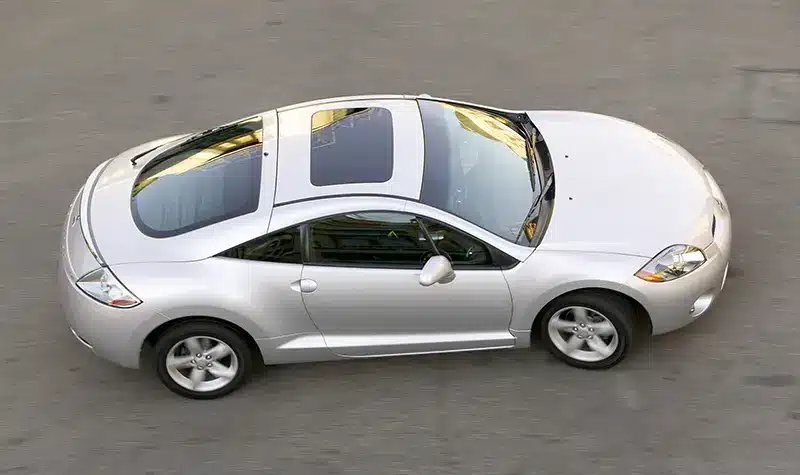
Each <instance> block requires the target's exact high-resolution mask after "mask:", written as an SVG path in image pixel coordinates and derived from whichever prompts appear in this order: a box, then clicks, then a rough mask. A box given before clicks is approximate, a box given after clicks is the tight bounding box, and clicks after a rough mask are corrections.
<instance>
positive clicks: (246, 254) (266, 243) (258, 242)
mask: <svg viewBox="0 0 800 475" xmlns="http://www.w3.org/2000/svg"><path fill="white" fill-rule="evenodd" d="M220 256H221V257H230V258H233V259H245V260H249V261H263V262H279V263H284V264H300V263H302V261H303V259H302V245H301V241H300V232H299V231H298V230H297V229H296V228H295V229H290V230H286V231H280V232H277V233H274V234H271V235H269V236H263V237H260V238H258V239H254V240H252V241H250V242H247V243H245V244H242V245H241V246H237V247H234V248H233V249H229V250H227V251H225V252H223V253H222V254H220Z"/></svg>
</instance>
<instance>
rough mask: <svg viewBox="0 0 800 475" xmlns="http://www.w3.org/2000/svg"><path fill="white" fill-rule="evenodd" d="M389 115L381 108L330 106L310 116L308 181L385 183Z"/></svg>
mask: <svg viewBox="0 0 800 475" xmlns="http://www.w3.org/2000/svg"><path fill="white" fill-rule="evenodd" d="M392 134H393V131H392V114H391V112H389V110H388V109H384V108H382V107H366V108H357V109H332V110H324V111H319V112H316V113H314V115H313V116H312V117H311V184H312V185H314V186H328V185H344V184H348V183H385V182H387V181H389V180H390V179H391V178H392V170H393V166H394V140H393V136H392Z"/></svg>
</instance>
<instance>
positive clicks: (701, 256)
mask: <svg viewBox="0 0 800 475" xmlns="http://www.w3.org/2000/svg"><path fill="white" fill-rule="evenodd" d="M730 249H731V218H730V213H729V210H728V206H727V203H726V201H725V197H724V196H723V194H722V191H721V190H720V188H719V186H718V185H717V183H716V181H715V180H714V178H712V176H711V175H710V174H709V173H708V171H707V170H706V169H705V168H704V167H703V165H701V164H700V163H699V162H698V161H697V160H696V159H695V158H694V157H693V156H692V155H691V154H690V153H689V152H687V151H686V150H685V149H684V148H682V147H681V146H679V145H678V144H676V143H674V142H672V141H671V140H669V139H667V138H665V137H664V136H662V135H660V134H658V133H655V132H651V131H649V130H647V129H645V128H643V127H641V126H638V125H636V124H634V123H631V122H628V121H625V120H621V119H617V118H613V117H609V116H604V115H599V114H594V113H587V112H574V111H523V110H519V111H516V110H514V111H512V110H503V109H498V108H494V107H488V106H483V105H478V104H471V103H465V102H460V101H453V100H447V99H440V98H433V97H431V96H429V95H427V94H423V95H419V96H416V95H376V96H356V97H339V98H332V99H325V100H319V101H313V102H307V103H302V104H296V105H292V106H288V107H283V108H278V109H274V110H269V111H267V112H264V113H261V114H258V115H254V116H251V117H247V118H244V119H242V120H237V121H235V122H231V123H229V124H226V125H223V126H219V127H216V128H213V129H209V130H206V131H203V132H198V133H194V134H189V135H181V136H173V137H167V138H163V139H160V140H155V141H153V142H149V143H146V144H143V145H140V146H137V147H134V148H132V149H130V150H127V151H125V152H123V153H121V154H120V155H118V156H116V157H113V158H111V159H109V160H107V161H105V162H104V163H102V164H100V165H99V166H98V167H97V168H96V169H95V170H94V171H93V172H92V173H91V175H90V176H89V178H88V180H87V181H86V183H85V184H84V186H83V187H82V188H81V190H80V191H79V192H78V194H77V196H76V197H75V199H74V200H73V202H72V204H71V205H70V207H69V211H68V213H67V218H66V222H65V223H64V228H63V234H62V243H61V252H60V260H59V261H60V263H59V272H58V280H59V293H60V299H61V301H62V304H63V308H64V310H65V313H66V317H67V320H68V323H69V326H70V329H71V331H72V333H73V334H74V336H75V337H76V338H77V339H78V340H79V341H80V342H81V343H82V344H83V345H85V346H86V347H87V348H89V349H91V351H93V352H94V353H95V354H97V355H99V356H100V357H102V358H105V359H107V360H109V361H111V362H114V363H116V364H118V365H121V366H123V367H128V368H140V367H145V366H146V367H153V368H154V370H155V372H156V374H157V375H158V377H159V378H160V380H161V381H162V382H163V384H164V385H165V386H166V387H167V388H169V389H170V390H171V391H173V392H175V393H177V394H179V395H182V396H185V397H190V398H197V399H211V398H216V397H221V396H224V395H226V394H229V393H231V392H232V391H234V390H236V389H237V388H239V387H241V385H242V384H243V383H244V382H245V381H246V380H247V377H248V375H249V374H250V373H251V372H252V370H253V368H254V367H255V365H257V364H267V365H273V364H282V363H296V362H311V361H323V360H333V359H349V358H370V357H383V356H393V355H411V354H424V353H446V352H455V351H473V350H493V349H503V348H526V347H529V346H531V345H532V344H537V343H538V342H541V344H542V345H544V346H545V347H546V348H547V349H548V350H549V351H550V353H552V354H553V355H555V357H557V358H558V359H560V360H562V361H563V362H565V363H567V364H569V365H572V366H575V367H578V368H585V369H605V368H610V367H612V366H614V365H615V364H617V363H619V362H620V361H622V360H623V359H624V358H625V356H626V355H627V354H628V352H629V349H630V348H631V345H632V343H633V339H634V336H635V335H640V334H643V335H647V334H651V335H658V334H663V333H667V332H670V331H673V330H676V329H678V328H681V327H683V326H685V325H687V324H689V323H691V322H692V321H694V320H695V319H697V318H698V317H699V316H700V315H702V314H703V313H705V312H706V311H707V310H708V309H709V308H710V307H711V305H712V303H714V301H715V300H716V298H717V296H718V295H719V293H720V291H721V290H722V288H723V286H724V284H725V277H726V275H727V270H728V260H729V256H730ZM636 329H643V330H644V332H638V331H634V330H636Z"/></svg>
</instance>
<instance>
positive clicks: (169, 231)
mask: <svg viewBox="0 0 800 475" xmlns="http://www.w3.org/2000/svg"><path fill="white" fill-rule="evenodd" d="M261 134H262V130H261V119H260V118H255V119H248V120H245V121H242V122H239V123H238V124H235V125H233V126H230V127H226V128H224V129H220V130H219V131H217V132H212V133H210V134H208V135H206V136H202V137H200V138H198V139H195V140H190V141H189V142H187V143H185V144H182V145H179V146H178V147H176V148H175V149H173V150H170V151H167V152H165V154H164V155H162V156H160V157H157V158H155V159H154V160H153V161H152V162H150V164H148V166H147V167H146V168H145V169H144V171H143V172H142V173H141V174H140V175H139V177H138V178H137V180H136V183H135V185H134V188H133V193H132V198H131V201H132V213H133V217H134V220H135V221H136V224H137V225H138V226H139V229H141V231H142V232H143V233H145V234H147V235H148V236H152V237H169V236H175V235H178V234H182V233H185V232H188V231H192V230H194V229H198V228H201V227H204V226H208V225H210V224H214V223H217V222H220V221H223V220H226V219H230V218H234V217H236V216H241V215H244V214H247V213H252V212H253V211H255V210H256V209H257V208H258V201H259V194H260V190H261V148H262V147H261V141H262V135H261Z"/></svg>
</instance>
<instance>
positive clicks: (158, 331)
mask: <svg viewBox="0 0 800 475" xmlns="http://www.w3.org/2000/svg"><path fill="white" fill-rule="evenodd" d="M189 322H210V323H216V324H218V325H222V326H224V327H227V328H228V329H230V330H233V331H234V332H236V334H238V335H239V336H241V337H242V338H243V339H244V341H245V342H247V346H248V347H249V348H250V350H251V351H252V352H253V358H255V359H256V361H261V362H263V356H262V354H261V349H260V348H259V346H258V343H257V342H256V339H255V337H253V335H252V333H251V332H249V331H247V330H246V329H245V328H243V327H242V326H240V325H239V324H237V323H234V322H232V321H230V320H227V319H224V318H219V317H212V316H207V315H188V316H183V317H177V318H172V319H170V320H167V321H166V322H164V323H162V324H160V325H159V326H157V327H156V328H154V329H153V330H151V331H150V333H148V334H147V336H146V337H145V339H144V342H142V347H141V348H140V352H139V360H140V362H143V361H145V360H147V359H148V358H150V357H151V356H152V350H153V347H154V346H155V344H156V342H157V341H158V339H159V338H161V336H162V335H164V333H166V332H167V331H168V330H170V329H172V328H175V327H177V326H180V325H183V324H186V323H189ZM142 366H144V364H142Z"/></svg>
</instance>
